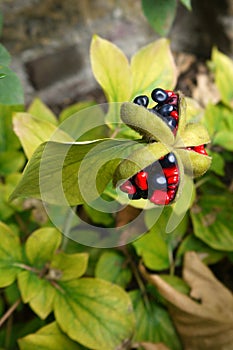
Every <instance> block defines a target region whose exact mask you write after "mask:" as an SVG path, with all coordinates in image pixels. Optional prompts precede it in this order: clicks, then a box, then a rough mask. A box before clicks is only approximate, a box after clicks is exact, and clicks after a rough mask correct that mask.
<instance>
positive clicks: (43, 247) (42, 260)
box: [26, 227, 62, 268]
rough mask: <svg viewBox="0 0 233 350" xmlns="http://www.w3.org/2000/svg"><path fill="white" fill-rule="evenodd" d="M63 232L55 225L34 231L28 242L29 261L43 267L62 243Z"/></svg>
mask: <svg viewBox="0 0 233 350" xmlns="http://www.w3.org/2000/svg"><path fill="white" fill-rule="evenodd" d="M61 240H62V236H61V233H60V232H59V231H58V230H57V229H56V228H53V227H43V228H40V229H38V230H36V231H34V232H33V233H32V234H31V236H30V237H29V238H28V240H27V242H26V254H27V258H28V260H29V262H30V263H31V264H32V265H33V266H36V267H39V268H40V267H43V266H44V264H46V263H47V262H48V261H50V260H51V257H52V256H53V254H54V253H55V251H56V250H57V249H58V247H59V246H60V244H61Z"/></svg>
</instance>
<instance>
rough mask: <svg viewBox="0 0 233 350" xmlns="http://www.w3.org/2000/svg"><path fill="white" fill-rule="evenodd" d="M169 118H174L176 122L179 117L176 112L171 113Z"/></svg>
mask: <svg viewBox="0 0 233 350" xmlns="http://www.w3.org/2000/svg"><path fill="white" fill-rule="evenodd" d="M170 116H171V117H172V118H174V119H175V120H176V121H177V120H178V119H179V115H178V112H177V111H172V112H171V113H170Z"/></svg>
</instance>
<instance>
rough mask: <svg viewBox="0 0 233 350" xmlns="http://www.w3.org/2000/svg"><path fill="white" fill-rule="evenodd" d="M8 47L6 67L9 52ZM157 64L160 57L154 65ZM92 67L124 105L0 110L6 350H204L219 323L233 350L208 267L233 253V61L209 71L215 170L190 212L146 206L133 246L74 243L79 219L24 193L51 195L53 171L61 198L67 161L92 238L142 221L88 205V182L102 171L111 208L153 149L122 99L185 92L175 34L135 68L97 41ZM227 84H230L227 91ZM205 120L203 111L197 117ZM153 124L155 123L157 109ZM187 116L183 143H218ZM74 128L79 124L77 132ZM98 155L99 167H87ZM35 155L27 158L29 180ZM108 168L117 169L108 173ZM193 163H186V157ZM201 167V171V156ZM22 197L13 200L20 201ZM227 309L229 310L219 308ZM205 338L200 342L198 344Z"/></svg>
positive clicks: (217, 342) (112, 98)
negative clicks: (131, 168)
mask: <svg viewBox="0 0 233 350" xmlns="http://www.w3.org/2000/svg"><path fill="white" fill-rule="evenodd" d="M186 3H188V2H186ZM2 52H3V58H4V57H5V61H7V57H6V53H4V52H5V51H4V50H3V51H2ZM4 55H5V56H4ZM155 55H156V59H155ZM145 61H146V62H149V63H148V64H146V65H145V64H144V62H145ZM91 62H92V69H93V73H94V76H95V77H96V79H97V81H98V83H99V84H100V85H101V86H102V88H103V90H104V92H105V94H106V98H107V99H108V101H109V102H118V104H116V106H115V107H116V109H115V110H110V111H108V112H107V113H103V111H102V110H101V109H99V107H98V106H97V105H96V104H95V102H94V101H90V102H88V103H83V102H81V103H78V104H75V105H74V106H70V107H68V109H66V110H64V111H62V112H61V114H60V116H55V115H54V114H53V112H52V111H51V110H49V109H48V107H47V106H45V105H44V104H43V103H42V101H40V100H38V99H37V100H35V101H33V102H32V104H31V106H29V108H28V110H27V111H26V112H25V111H24V107H23V106H22V105H19V103H22V102H20V100H19V99H18V98H17V96H13V97H12V96H11V98H12V99H13V98H14V100H9V101H11V103H10V104H9V105H7V106H5V105H0V111H1V123H2V124H1V125H3V127H2V128H1V129H0V130H1V133H0V149H1V158H0V163H1V183H0V189H1V194H2V195H1V197H0V198H1V199H0V218H1V221H2V222H1V224H0V236H1V247H0V268H1V275H0V287H1V288H2V289H1V295H0V313H1V318H0V324H1V325H2V324H3V327H2V329H1V331H0V346H1V347H2V348H5V349H16V348H19V349H20V350H28V349H32V348H33V349H40V350H41V349H45V350H55V349H56V350H57V349H58V350H59V349H71V350H72V349H74V350H75V349H77V350H79V349H80V350H81V349H106V350H107V349H108V350H110V349H122V350H123V349H135V348H138V349H145V350H146V349H150V348H151V349H171V350H173V349H174V350H175V349H182V347H183V345H182V344H186V343H187V337H189V339H191V340H192V342H193V344H194V345H195V346H197V345H196V344H197V343H198V342H200V341H203V342H205V341H207V342H208V339H209V338H210V337H211V336H212V333H211V332H212V329H213V327H214V334H215V335H216V337H215V338H214V345H213V343H211V347H210V348H213V346H215V347H216V348H221V347H223V346H224V349H229V350H230V346H229V344H230V342H231V341H232V338H231V332H229V329H232V318H231V316H230V315H229V314H228V310H230V309H229V305H230V304H231V303H232V296H231V295H230V293H229V291H228V290H227V289H226V287H225V286H224V285H223V284H222V283H221V282H220V281H218V280H217V279H216V278H214V277H213V274H212V273H211V271H210V268H209V267H208V266H207V265H211V264H213V263H215V264H216V263H222V262H223V259H225V260H227V259H228V257H229V259H230V254H232V250H233V242H232V223H231V220H230V218H231V207H232V205H231V204H232V196H231V192H230V185H231V183H230V181H229V179H228V177H227V176H226V175H227V174H226V170H227V167H228V166H229V164H230V163H232V161H233V157H232V145H231V139H232V134H233V126H232V125H233V124H232V120H233V119H232V115H233V105H232V96H233V88H232V86H233V73H232V72H233V63H232V61H231V60H230V59H228V58H227V57H226V56H225V55H223V54H222V53H220V52H219V51H218V50H217V49H214V50H213V56H212V60H211V63H212V64H211V69H212V72H213V74H214V77H215V79H216V85H217V87H218V89H219V91H220V94H221V101H220V102H219V103H218V104H217V105H213V104H209V105H208V106H207V108H206V110H205V111H204V115H203V118H202V120H201V123H202V124H203V125H204V126H205V127H206V128H207V130H208V132H209V134H210V135H211V139H212V142H211V144H208V146H207V151H208V153H209V154H211V156H212V157H213V162H212V164H211V168H210V171H209V172H208V173H207V174H206V175H204V177H202V178H201V179H197V180H195V181H193V180H192V179H191V180H190V182H188V183H187V184H188V186H189V187H190V191H191V192H189V194H190V196H191V195H192V198H189V201H188V205H187V206H186V207H185V210H184V208H183V207H182V206H181V207H180V203H182V201H179V200H178V202H177V203H176V204H174V205H172V206H169V207H166V208H164V210H163V211H162V213H160V214H161V215H160V216H159V219H158V220H157V221H156V222H155V221H153V220H154V218H155V217H156V215H157V211H156V208H152V209H149V210H146V211H145V216H144V222H143V223H144V225H145V227H146V229H145V230H146V232H147V233H146V234H145V235H143V236H142V237H141V238H139V239H137V240H135V241H134V242H133V243H132V244H128V245H125V246H122V247H117V248H108V249H99V248H98V249H97V248H94V247H91V246H90V247H88V246H84V245H81V244H79V243H76V242H74V241H72V240H71V239H69V238H68V237H70V235H71V230H72V225H71V223H70V221H69V217H68V218H67V221H66V222H65V224H66V225H65V227H63V232H65V233H66V236H64V235H62V234H61V232H60V231H59V230H58V228H57V227H55V225H54V223H53V222H52V221H51V220H50V218H49V217H48V216H47V215H46V213H45V211H44V209H43V207H42V206H41V203H40V201H38V200H36V199H26V200H25V199H22V198H19V196H30V197H34V198H41V193H40V184H41V178H40V177H41V176H42V179H43V176H44V179H45V181H44V185H43V186H44V188H43V199H46V200H47V201H49V202H52V203H55V204H56V205H57V204H59V203H60V204H61V203H62V201H63V197H62V196H60V195H59V186H60V184H59V180H60V179H61V178H59V176H60V175H61V173H60V170H61V168H62V167H63V170H62V172H63V173H62V185H63V189H64V192H65V194H66V196H67V198H68V200H69V203H70V204H71V205H77V204H79V206H78V210H79V211H80V212H82V213H83V215H84V216H85V218H86V220H87V221H90V222H91V223H92V224H93V223H94V224H95V229H94V230H93V232H92V233H93V234H95V233H96V232H98V229H99V228H100V229H101V227H103V228H107V229H108V228H111V227H113V226H118V225H119V222H120V221H121V222H123V225H124V224H127V223H128V222H129V221H130V220H131V219H132V218H133V219H134V216H136V215H137V214H138V212H140V210H139V209H137V208H134V207H132V206H128V207H127V208H126V209H125V210H122V211H121V212H119V213H117V214H116V215H115V216H114V215H113V214H111V213H106V212H101V211H98V210H97V209H95V208H92V207H91V206H88V205H87V204H82V203H83V198H82V196H83V194H85V193H86V192H87V193H88V194H89V199H90V201H91V200H93V199H95V198H96V197H95V196H96V194H95V192H94V191H93V188H91V184H89V183H87V181H84V180H85V179H86V178H88V180H89V181H90V182H91V174H90V173H89V172H88V171H89V168H90V164H91V165H92V167H93V169H94V167H97V168H99V169H100V171H99V173H98V176H97V188H98V191H99V192H103V196H105V198H107V200H108V201H111V199H112V198H117V197H116V193H113V188H110V187H109V184H108V183H109V180H110V179H112V177H113V173H114V171H115V169H116V167H117V166H118V165H119V163H120V161H121V159H122V158H124V157H128V156H129V155H132V154H133V155H134V156H135V155H137V154H139V153H140V152H141V151H142V147H141V144H140V143H136V144H135V142H134V141H135V140H137V139H138V138H140V135H139V134H138V133H137V131H136V130H132V129H130V128H129V127H128V126H126V125H125V124H124V123H122V122H121V121H120V112H119V105H121V102H125V101H131V100H132V99H133V98H134V97H135V96H136V95H139V94H149V93H150V91H151V90H152V89H153V88H154V87H157V86H161V87H164V88H167V89H173V88H174V87H175V85H176V78H177V77H176V68H175V65H174V60H173V57H172V55H171V52H170V47H169V43H168V41H167V40H166V39H160V40H158V41H156V42H154V43H151V44H150V45H148V46H146V47H145V48H142V49H141V50H140V51H139V52H138V53H136V54H135V55H134V56H133V57H132V59H131V61H130V63H129V61H128V60H127V59H126V57H125V55H124V54H123V53H122V51H120V49H119V48H117V47H116V46H115V45H113V44H111V43H110V42H108V41H106V40H104V39H102V38H100V37H98V36H94V38H93V41H92V44H91ZM112 62H114V63H115V64H112ZM110 63H111V64H110ZM138 72H140V74H139V73H138ZM226 75H227V79H225V78H224V76H226ZM1 81H2V82H4V81H6V78H2V79H1ZM225 81H227V82H228V81H230V82H231V83H229V84H228V83H224V84H223V82H225ZM7 86H8V85H7V84H6V90H7ZM8 93H9V91H8ZM187 103H188V104H189V103H191V102H190V101H189V100H188V101H187ZM126 105H127V106H130V104H126ZM86 107H88V111H89V112H88V115H87V114H85V109H86ZM12 112H14V115H13V126H12V124H11V123H12ZM15 112H17V113H15ZM134 112H135V109H134V110H133V112H132V113H134ZM82 113H83V114H82ZM126 114H127V116H128V115H130V114H128V113H126ZM198 114H199V110H198V111H196V115H198ZM73 115H75V117H74V118H73V117H72V116H73ZM196 115H195V109H194V110H193V115H192V118H193V119H195V117H196ZM84 116H85V117H87V118H86V119H84ZM143 116H144V117H145V118H148V115H147V113H146V112H145V113H144V115H143ZM141 117H142V115H141V114H139V115H138V116H137V118H138V122H139V121H140V118H141ZM70 118H71V119H70ZM184 118H185V116H184V115H183V116H182V118H181V129H182V128H183V131H182V132H184V130H185V133H183V138H184V142H185V145H186V141H187V142H192V143H193V145H194V144H195V142H197V144H199V142H209V140H208V138H207V134H206V133H205V131H204V130H205V129H204V127H203V125H199V124H198V125H199V126H198V127H197V132H196V133H195V132H193V130H191V129H192V127H190V126H188V127H186V125H187V124H186V121H185V122H183V121H182V120H183V119H184ZM68 125H69V127H68ZM196 125H197V124H196ZM152 127H153V126H152ZM161 128H163V125H161ZM13 129H14V132H15V134H14V132H13ZM163 129H164V130H163V131H164V133H161V131H160V133H159V131H156V133H157V135H158V136H157V137H158V138H160V139H161V141H162V143H161V144H160V143H159V142H158V143H156V145H159V146H156V150H155V151H154V154H153V157H155V156H156V155H157V158H159V157H160V156H161V155H162V154H164V153H163V152H164V148H165V149H166V147H168V148H169V149H170V146H171V144H169V142H168V141H167V140H165V141H164V140H163V139H162V138H163V137H164V135H165V136H166V137H167V138H168V139H169V137H170V138H171V142H174V140H173V135H171V133H169V130H167V129H166V128H163ZM75 130H79V136H78V137H77V134H76V131H75ZM74 131H75V132H74ZM179 132H180V131H179ZM161 134H162V135H161ZM16 135H17V136H18V138H17V137H16ZM19 140H20V143H19ZM190 140H191V141H190ZM226 140H227V141H226ZM20 144H21V147H22V148H20ZM187 144H188V143H187ZM44 150H46V153H44V156H46V157H47V158H46V162H45V165H46V166H45V167H43V162H42V154H43V152H44ZM89 152H90V153H89ZM100 152H101V156H100ZM87 154H88V158H87V160H84V161H83V159H84V157H85V156H86V155H87ZM105 155H106V156H105ZM25 156H26V157H27V158H28V160H29V161H28V165H26V167H25V170H24V172H23V175H21V172H22V168H23V167H24V163H25ZM59 156H60V158H61V159H65V161H64V162H63V163H59V162H54V159H55V158H54V157H58V158H59ZM142 158H143V157H142ZM6 159H7V160H8V161H7V163H6ZM56 159H57V158H56ZM153 159H155V158H153ZM101 161H103V162H104V163H106V166H104V167H101V165H102V163H101ZM182 162H183V163H185V157H184V158H183V160H182ZM182 162H181V163H182ZM193 162H195V161H193ZM196 163H197V164H198V166H199V167H200V160H198V161H197V162H196ZM208 165H209V164H208ZM40 167H41V168H40ZM80 167H82V170H83V183H82V181H81V182H80V183H81V185H80V188H77V187H76V189H75V182H72V181H73V179H74V177H73V178H72V177H71V175H72V174H74V175H76V174H77V171H78V170H79V169H80ZM203 167H204V166H203ZM199 175H200V174H199ZM57 179H58V180H57ZM19 180H20V181H19ZM18 181H19V182H18ZM56 181H58V182H56ZM17 182H18V185H16V184H17ZM82 184H85V187H84V189H85V191H86V192H85V191H83V188H82ZM106 186H107V187H106ZM105 188H106V189H105ZM183 192H184V193H185V191H183ZM12 193H13V195H11V197H12V198H15V199H14V201H10V202H9V201H8V198H9V195H10V194H12ZM131 204H133V203H131ZM139 206H140V205H139ZM188 208H190V210H187V209H188ZM53 210H54V212H55V214H54V215H56V218H57V220H58V221H59V218H60V217H61V216H62V215H63V216H66V215H67V213H66V212H65V213H62V214H61V211H59V209H58V208H57V207H56V206H55V207H54V209H53ZM56 210H57V212H56ZM182 210H183V212H182ZM180 211H181V212H182V215H183V216H182V220H179V222H177V224H176V225H173V226H172V225H170V226H171V227H172V229H170V232H169V233H167V232H168V229H167V226H168V221H169V220H171V219H169V218H171V217H172V218H173V219H174V220H175V218H176V217H177V216H179V213H180ZM38 213H39V215H38ZM130 215H131V216H130ZM173 222H174V221H173ZM78 225H79V227H80V232H81V233H82V234H83V235H86V234H87V230H85V228H84V229H83V227H82V224H81V223H80V222H79V223H78ZM119 232H120V231H119ZM126 233H127V231H123V234H126ZM119 235H120V234H119ZM191 251H195V252H196V253H193V252H191ZM201 260H202V261H201ZM210 267H211V266H210ZM181 268H183V276H182V277H181V274H180V270H181ZM215 290H216V291H217V293H216V295H215V294H214V293H215V292H213V291H215ZM217 307H218V310H220V309H221V310H223V311H222V313H218V312H217V311H216V308H217ZM13 313H14V315H13ZM13 316H14V318H13ZM22 320H23V321H24V322H23V323H24V324H23V325H22ZM194 323H195V324H194ZM202 331H203V332H202ZM187 332H190V333H189V334H188V335H187ZM200 332H201V337H202V338H201V340H200V339H199V337H196V335H197V334H200ZM219 334H221V336H218V335H219ZM211 341H213V340H211ZM222 342H224V344H223V343H222ZM199 345H200V344H199V343H198V346H199ZM199 347H200V346H199Z"/></svg>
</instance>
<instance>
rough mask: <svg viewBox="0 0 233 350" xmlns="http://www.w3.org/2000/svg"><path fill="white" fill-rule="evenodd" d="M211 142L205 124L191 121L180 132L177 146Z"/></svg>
mask: <svg viewBox="0 0 233 350" xmlns="http://www.w3.org/2000/svg"><path fill="white" fill-rule="evenodd" d="M209 142H210V137H209V134H208V131H207V130H206V128H205V127H204V125H202V124H200V123H189V124H187V125H186V126H185V129H184V130H183V132H181V134H180V140H178V142H177V143H176V147H178V146H179V145H180V146H181V147H184V146H185V147H192V146H199V145H204V144H207V143H209Z"/></svg>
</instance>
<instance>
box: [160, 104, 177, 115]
mask: <svg viewBox="0 0 233 350" xmlns="http://www.w3.org/2000/svg"><path fill="white" fill-rule="evenodd" d="M156 109H157V108H156ZM157 110H158V112H159V114H161V115H162V116H163V117H168V116H169V115H170V113H171V112H172V111H174V110H175V107H174V106H173V105H169V104H165V105H162V106H161V107H159V108H158V109H157Z"/></svg>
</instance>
